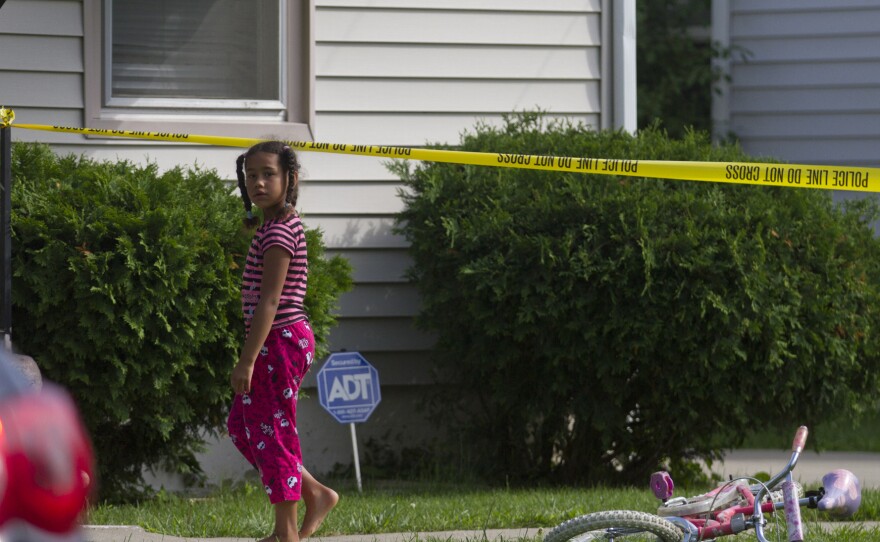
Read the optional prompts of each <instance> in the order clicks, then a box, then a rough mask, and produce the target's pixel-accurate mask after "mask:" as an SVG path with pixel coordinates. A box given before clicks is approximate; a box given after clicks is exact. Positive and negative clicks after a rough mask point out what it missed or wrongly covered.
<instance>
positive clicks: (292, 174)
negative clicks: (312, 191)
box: [280, 145, 300, 207]
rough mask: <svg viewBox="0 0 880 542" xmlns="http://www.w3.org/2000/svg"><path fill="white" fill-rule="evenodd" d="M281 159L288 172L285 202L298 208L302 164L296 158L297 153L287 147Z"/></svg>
mask: <svg viewBox="0 0 880 542" xmlns="http://www.w3.org/2000/svg"><path fill="white" fill-rule="evenodd" d="M280 158H281V162H282V163H283V164H284V169H286V170H287V195H286V196H285V201H286V202H287V203H289V204H290V206H291V207H296V200H297V199H298V198H299V179H298V174H299V168H300V164H299V161H298V160H297V158H296V153H295V152H293V149H291V148H290V147H289V146H287V145H285V146H284V147H283V148H282V149H281V155H280Z"/></svg>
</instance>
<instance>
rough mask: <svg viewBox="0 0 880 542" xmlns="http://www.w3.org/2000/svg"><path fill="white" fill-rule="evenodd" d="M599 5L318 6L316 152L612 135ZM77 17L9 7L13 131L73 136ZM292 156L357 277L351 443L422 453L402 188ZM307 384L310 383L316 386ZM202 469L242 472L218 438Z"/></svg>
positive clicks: (59, 7) (159, 157) (346, 327)
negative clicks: (507, 119) (516, 128)
mask: <svg viewBox="0 0 880 542" xmlns="http://www.w3.org/2000/svg"><path fill="white" fill-rule="evenodd" d="M609 5H610V2H609V0H545V1H543V2H540V3H536V2H533V1H530V0H479V1H473V2H461V1H458V0H317V1H316V12H315V21H314V24H313V31H314V35H315V39H316V45H315V81H314V92H315V96H314V103H315V124H314V126H313V132H314V135H315V140H316V141H322V142H331V143H332V142H336V143H350V144H380V145H400V146H422V145H424V144H426V143H429V142H431V143H433V142H439V143H456V142H457V141H458V140H459V134H460V133H461V132H462V131H464V130H467V129H469V128H471V127H472V126H473V125H474V123H475V122H476V121H477V120H482V121H485V122H487V123H489V124H500V123H501V119H502V115H504V114H505V113H509V112H511V111H515V110H523V109H535V108H540V109H543V110H546V111H547V112H548V113H549V114H550V116H564V117H566V118H569V119H571V120H574V121H583V122H584V123H585V124H587V125H591V126H593V127H596V128H604V127H610V126H612V123H613V119H612V118H611V116H612V115H611V113H610V111H611V109H610V106H611V105H612V104H611V97H610V95H611V92H612V90H613V89H612V87H611V83H610V82H609V81H610V71H611V70H612V68H611V66H612V51H611V47H610V46H609V45H608V43H607V42H608V40H606V43H605V45H604V46H603V42H602V36H607V35H609V33H610V28H611V23H610V15H609V14H608V13H607V12H608V11H609ZM603 8H604V11H603ZM82 10H83V4H82V1H81V0H8V2H7V3H6V5H5V6H4V8H3V10H2V12H0V51H2V53H0V100H2V101H3V103H4V105H7V106H11V107H12V108H14V109H15V111H16V114H17V121H18V122H20V123H33V124H49V125H66V126H83V124H84V123H83V119H84V101H85V100H84V96H83V92H84V91H83V87H84V68H83V12H82ZM603 73H605V74H609V76H608V77H605V78H603V77H602V74H603ZM633 114H634V112H630V116H632V115H633ZM228 135H236V134H228ZM13 138H14V140H17V141H43V142H46V143H50V144H51V145H52V146H53V148H54V149H55V150H56V151H57V152H59V153H77V154H79V153H84V154H87V155H89V156H92V157H94V158H97V159H110V160H114V159H117V158H120V159H129V160H133V161H142V160H146V159H149V160H152V161H154V162H156V163H157V164H158V165H159V166H160V168H167V167H171V166H173V165H176V164H191V163H193V162H194V161H196V162H198V163H199V164H200V165H202V166H205V167H208V168H216V169H217V170H218V171H220V172H221V175H226V176H228V177H230V178H232V177H233V176H234V169H233V167H234V162H235V157H236V156H237V154H238V153H239V152H240V151H239V150H236V149H224V148H213V147H201V146H187V145H178V144H165V143H158V142H146V141H137V140H104V139H86V138H85V137H83V136H78V135H71V134H56V133H50V132H33V131H27V130H14V131H13ZM301 159H302V163H303V168H304V169H303V173H304V179H303V185H302V190H301V195H300V202H301V203H300V205H301V212H302V214H303V219H304V222H305V223H306V225H307V226H308V227H320V228H321V229H322V230H323V232H324V239H325V241H326V244H327V247H328V253H329V254H330V255H335V254H339V255H342V256H344V257H346V258H348V259H349V261H350V262H351V263H352V265H353V267H354V279H355V288H354V290H353V291H352V292H350V293H347V294H345V295H344V296H343V297H342V299H341V300H340V306H339V325H338V327H337V328H336V329H334V331H333V333H332V336H331V348H332V349H333V350H339V349H347V350H349V351H354V350H357V351H360V352H361V353H362V354H363V355H364V356H365V357H366V358H367V359H368V360H369V361H370V362H371V363H372V364H373V365H374V366H376V368H377V369H378V371H379V375H380V379H381V382H382V386H383V400H382V403H381V404H380V405H379V406H378V407H377V409H376V411H375V413H374V414H373V416H372V417H371V419H370V421H369V422H368V423H366V424H362V425H361V426H360V427H359V428H358V431H359V438H360V439H361V440H365V439H367V438H370V437H376V438H381V439H398V438H402V439H403V441H404V442H406V441H416V440H418V436H419V435H421V436H426V435H428V434H430V432H431V428H430V426H429V425H427V424H425V423H424V422H423V421H422V420H420V419H419V418H418V417H417V416H416V415H414V412H415V404H416V403H418V400H419V398H420V397H422V396H423V395H424V393H423V389H422V388H421V386H424V385H428V384H430V383H431V382H432V380H431V374H430V365H429V363H428V362H429V350H430V348H431V346H432V343H433V338H432V337H431V336H430V335H429V334H426V333H423V332H420V331H417V330H415V329H414V328H413V324H412V322H413V316H414V315H415V314H416V313H417V311H418V309H419V298H418V294H417V292H416V290H415V288H414V286H412V285H411V284H409V283H408V282H407V281H406V279H405V278H404V272H405V270H406V268H407V267H408V266H409V264H410V259H409V257H408V255H407V243H406V240H405V239H404V238H403V237H401V236H400V235H397V234H395V233H393V232H392V226H393V222H394V216H395V213H397V212H398V211H400V210H401V208H402V203H401V200H400V198H399V197H398V190H399V189H401V184H400V182H399V180H398V179H397V178H395V177H394V176H393V175H392V174H390V173H389V172H388V170H387V169H386V168H385V166H384V164H383V161H382V160H381V159H376V158H372V157H358V156H342V155H332V154H324V153H303V154H302V156H301ZM33 354H34V357H35V358H37V360H38V361H39V355H38V353H33ZM305 385H306V387H307V388H308V387H309V386H313V385H314V374H313V375H311V378H310V379H309V380H307V381H306V383H305ZM311 394H312V398H311V399H305V400H303V401H302V402H301V409H300V420H299V423H300V428H301V434H303V435H304V439H303V440H304V454H305V457H306V458H307V462H308V464H309V465H310V467H311V469H312V470H313V471H315V472H322V471H326V470H328V469H329V468H331V467H332V466H333V465H334V464H335V463H344V464H347V463H350V462H351V458H352V450H351V441H350V434H349V429H348V427H345V426H342V425H340V424H338V423H336V422H335V421H333V420H332V418H331V417H330V416H329V415H328V414H327V413H326V412H323V410H322V409H321V407H320V406H318V405H317V393H316V391H315V390H314V389H313V390H312V392H311ZM203 457H204V458H205V462H206V463H208V464H209V465H207V468H208V471H209V473H215V474H216V475H217V476H225V475H226V474H228V473H236V472H241V470H242V468H243V463H242V462H241V461H240V460H239V459H238V458H237V456H236V455H235V454H234V453H233V452H232V449H231V445H229V444H228V443H226V442H225V441H223V442H221V443H220V444H219V445H217V446H212V447H211V449H210V450H209V451H208V452H207V453H206V455H205V456H203Z"/></svg>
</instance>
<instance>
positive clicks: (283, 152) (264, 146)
mask: <svg viewBox="0 0 880 542" xmlns="http://www.w3.org/2000/svg"><path fill="white" fill-rule="evenodd" d="M258 152H266V153H269V154H277V155H278V161H279V163H280V164H281V169H282V171H285V172H287V196H286V197H285V201H286V202H287V203H288V205H287V208H288V209H293V208H294V207H295V206H296V199H297V197H299V183H298V182H297V174H298V173H299V169H300V163H299V159H298V158H297V156H296V153H295V152H294V151H293V149H291V148H290V146H289V145H288V144H287V143H285V142H283V141H263V142H261V143H257V144H256V145H254V146H253V147H251V148H249V149H248V150H247V151H246V152H244V153H242V154H241V155H240V156H239V157H238V159H237V160H236V161H235V172H236V174H237V175H238V190H239V191H240V192H241V199H242V201H243V202H244V210H245V211H247V216H246V217H245V219H244V224H245V226H247V227H249V228H254V227H256V226H257V224H258V223H259V220H258V219H257V217H255V216H254V214H253V212H252V211H251V209H252V208H253V204H252V203H251V198H250V197H249V196H248V193H247V187H246V186H245V176H244V167H245V165H244V164H245V162H246V161H247V159H248V157H249V156H252V155H254V154H256V153H258Z"/></svg>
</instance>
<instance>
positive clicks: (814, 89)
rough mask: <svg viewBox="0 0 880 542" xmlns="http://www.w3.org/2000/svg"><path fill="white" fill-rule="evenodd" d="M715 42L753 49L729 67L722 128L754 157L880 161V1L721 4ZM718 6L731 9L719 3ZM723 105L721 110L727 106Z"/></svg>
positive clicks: (742, 0) (724, 0) (726, 0)
mask: <svg viewBox="0 0 880 542" xmlns="http://www.w3.org/2000/svg"><path fill="white" fill-rule="evenodd" d="M715 2H716V4H717V5H716V10H717V11H716V15H718V16H719V17H720V18H721V19H722V20H721V21H715V23H716V25H718V24H720V25H721V26H720V28H718V27H716V32H715V38H716V39H721V40H722V41H724V39H725V38H726V36H725V34H726V35H729V43H730V45H732V46H735V47H737V48H741V49H743V50H746V51H748V52H749V54H750V56H749V57H748V58H747V59H745V60H743V59H742V58H740V57H739V56H738V55H736V54H735V55H734V57H733V59H732V61H731V63H730V75H731V81H730V84H729V85H728V88H727V90H728V92H727V94H726V95H725V96H723V97H722V98H721V99H720V101H721V103H720V104H716V119H715V120H716V125H717V126H720V127H722V129H725V128H726V129H728V130H729V131H730V132H732V133H733V134H735V135H736V136H737V137H738V138H739V140H740V141H741V142H742V145H743V148H744V149H745V150H746V151H747V152H749V153H750V154H753V155H759V156H772V157H776V158H780V159H783V160H786V161H789V162H795V163H818V164H842V165H865V166H876V165H877V164H878V157H880V2H877V0H773V1H766V0H721V1H719V0H715ZM719 6H723V7H722V8H721V9H718V8H719ZM719 106H720V107H719Z"/></svg>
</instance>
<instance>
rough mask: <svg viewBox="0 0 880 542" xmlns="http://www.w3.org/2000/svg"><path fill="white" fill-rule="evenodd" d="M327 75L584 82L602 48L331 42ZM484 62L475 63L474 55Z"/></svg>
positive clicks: (325, 59) (322, 62) (324, 50)
mask: <svg viewBox="0 0 880 542" xmlns="http://www.w3.org/2000/svg"><path fill="white" fill-rule="evenodd" d="M316 55H317V63H318V65H319V66H321V72H322V74H323V76H324V77H376V76H377V75H376V74H381V77H385V78H389V77H396V78H429V79H433V80H436V79H447V78H448V79H483V80H486V79H504V80H516V79H535V80H540V79H553V80H577V81H583V80H588V79H596V78H597V77H598V74H599V67H600V61H601V59H600V55H599V49H598V48H596V47H594V48H585V47H555V46H546V45H543V46H520V45H516V46H510V45H479V46H477V45H420V44H412V45H408V46H407V47H400V46H399V45H394V44H387V43H385V44H362V43H336V44H333V43H327V44H325V45H324V46H322V47H321V48H320V49H319V50H318V51H317V52H316ZM475 56H476V57H478V58H479V59H480V61H479V62H474V57H475Z"/></svg>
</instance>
